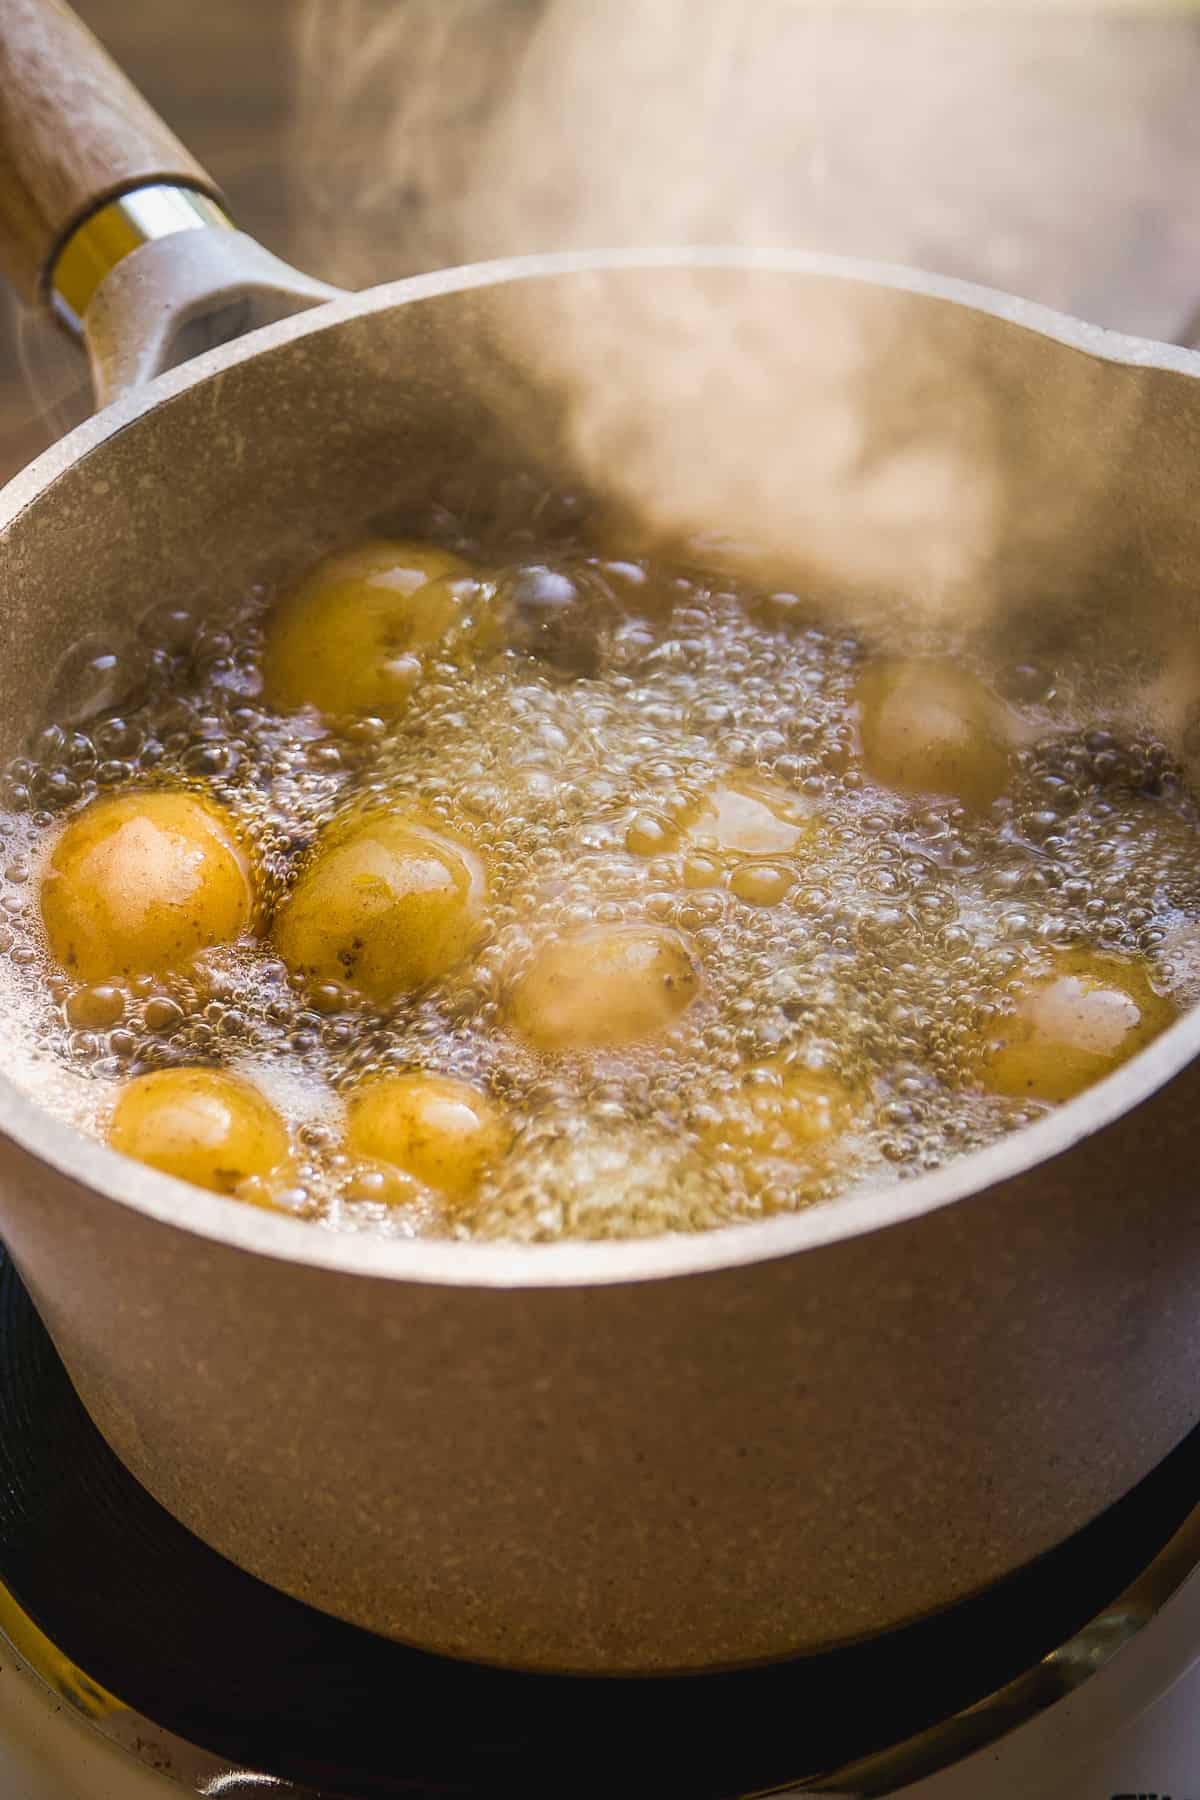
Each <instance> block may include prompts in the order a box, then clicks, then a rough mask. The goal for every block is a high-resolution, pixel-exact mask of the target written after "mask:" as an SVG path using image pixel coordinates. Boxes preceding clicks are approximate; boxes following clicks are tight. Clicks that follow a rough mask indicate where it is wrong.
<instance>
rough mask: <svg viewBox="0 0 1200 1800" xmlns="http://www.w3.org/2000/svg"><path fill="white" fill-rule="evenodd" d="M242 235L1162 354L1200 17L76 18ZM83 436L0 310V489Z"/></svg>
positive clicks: (406, 0) (600, 9) (479, 6)
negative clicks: (989, 322) (1072, 316)
mask: <svg viewBox="0 0 1200 1800" xmlns="http://www.w3.org/2000/svg"><path fill="white" fill-rule="evenodd" d="M77 8H78V11H79V12H80V13H81V14H82V15H83V17H84V18H85V19H86V20H87V22H88V23H89V24H90V25H91V26H92V27H93V29H94V30H95V31H96V32H97V33H98V34H99V36H100V37H101V38H102V39H103V41H104V42H105V43H106V44H107V45H108V47H109V48H110V49H111V50H112V51H113V53H114V54H115V55H116V56H117V58H118V59H119V60H120V61H121V62H122V63H123V64H124V65H125V67H126V68H127V69H128V70H129V72H130V74H131V75H132V76H133V78H134V79H135V81H137V82H138V83H139V84H140V85H141V86H142V88H143V89H144V90H145V92H146V93H147V95H148V96H149V97H150V99H151V100H152V101H153V102H154V104H155V105H156V106H158V107H159V108H160V110H161V111H162V112H163V114H164V115H165V116H166V118H167V119H168V120H169V121H170V123H171V124H172V125H173V126H174V127H175V129H176V130H177V131H178V133H179V134H180V136H181V137H182V138H183V139H184V140H185V142H187V143H188V144H189V145H190V146H191V148H192V149H193V150H194V151H195V152H196V154H197V155H198V156H199V157H200V159H201V161H202V162H204V163H206V164H207V166H208V168H209V169H210V171H211V172H212V173H213V175H214V176H215V177H216V178H217V180H218V181H219V182H220V183H221V184H222V186H223V187H224V189H225V191H226V193H227V195H228V198H229V202H230V205H231V209H232V211H233V213H234V215H235V217H236V218H237V220H238V222H239V223H240V224H241V225H243V226H244V227H245V228H246V229H248V230H249V231H251V232H253V233H255V234H256V235H258V236H260V237H261V238H262V239H263V240H264V241H265V242H266V243H268V244H269V245H270V246H271V247H272V248H273V249H275V250H276V251H278V252H280V253H281V254H283V255H284V256H285V257H288V258H290V259H291V260H293V261H295V262H297V263H298V264H300V265H301V266H303V267H305V268H307V269H309V270H311V271H312V272H313V273H315V274H318V275H321V276H324V277H326V278H327V279H330V280H333V281H338V282H342V283H345V284H347V285H350V286H364V285H367V284H369V283H371V282H375V281H380V280H384V279H388V278H390V277H393V276H397V275H402V274H407V273H411V272H414V271H416V270H420V269H427V268H434V267H437V266H439V265H440V264H444V263H451V262H462V261H470V260H474V259H476V258H480V257H487V256H495V255H503V254H508V253H517V252H522V251H529V250H538V249H553V248H562V247H569V246H581V245H592V246H597V245H614V244H631V243H649V242H653V241H658V242H674V243H687V242H705V241H707V242H718V241H726V242H740V243H757V244H773V245H780V244H783V245H787V244H791V245H796V246H799V247H802V248H806V249H828V250H835V251H840V252H845V253H849V254H854V255H864V256H873V257H878V258H882V259H885V260H894V261H902V262H908V263H913V264H916V265H918V266H921V267H925V268H931V269H938V270H942V271H944V272H948V273H951V274H957V275H964V276H967V277H970V278H972V279H974V280H978V281H982V282H985V283H989V284H991V285H993V286H996V287H1001V288H1005V289H1008V290H1010V291H1014V292H1019V293H1023V294H1026V295H1029V296H1031V297H1033V298H1036V299H1039V300H1042V301H1044V302H1046V303H1048V304H1050V305H1053V306H1057V307H1060V308H1062V309H1064V310H1066V311H1069V312H1075V313H1078V314H1080V315H1082V316H1084V317H1087V318H1090V319H1093V320H1095V321H1097V322H1099V323H1101V324H1105V325H1110V326H1114V327H1117V328H1119V329H1122V330H1125V331H1130V332H1134V333H1140V334H1144V335H1147V336H1157V337H1166V338H1171V337H1176V336H1179V335H1180V334H1181V333H1182V332H1183V331H1184V330H1185V329H1186V326H1187V323H1188V321H1189V320H1190V319H1191V317H1192V315H1193V313H1194V312H1195V310H1196V308H1197V305H1200V11H1198V9H1197V7H1196V6H1193V5H1175V6H1166V5H1161V4H1158V5H1152V4H1133V3H1131V0H1126V4H1124V5H1120V6H1116V5H1111V4H1110V5H1095V6H1093V5H1089V4H1085V3H1084V0H1059V3H1057V4H1053V3H1047V0H1041V3H1040V4H1034V5H1030V6H1026V7H1014V6H1011V5H1007V4H1003V3H1001V0H976V3H975V4H972V5H956V6H951V5H923V6H921V5H915V4H905V3H903V0H893V3H891V4H878V5H875V6H870V7H868V6H862V5H855V4H839V3H826V4H815V3H814V4H807V3H805V0H204V4H202V5H197V4H196V3H195V0H77ZM85 408H86V390H85V387H84V385H83V379H82V364H81V360H80V359H79V357H78V355H77V354H76V353H75V351H74V350H73V349H72V348H71V347H70V346H69V345H67V344H66V342H65V341H63V340H61V339H60V337H59V336H58V334H57V332H56V331H55V329H54V328H53V327H52V326H51V325H50V324H49V323H48V322H47V321H45V320H43V319H40V318H38V317H36V316H34V315H31V314H28V313H26V312H24V311H23V310H22V309H21V308H19V307H18V306H17V305H16V303H15V302H13V301H12V300H11V298H10V297H9V296H8V295H7V294H4V295H3V296H0V478H3V477H6V476H7V475H8V474H10V473H11V472H12V471H13V470H14V469H15V468H17V467H19V466H20V465H21V463H22V462H24V461H25V460H27V459H28V458H29V457H31V456H33V455H35V454H36V453H37V452H38V451H39V450H40V449H42V448H43V447H44V446H45V444H47V443H48V442H49V441H50V440H51V439H52V437H54V436H55V435H57V433H58V432H59V431H60V430H62V429H65V428H66V427H67V426H69V425H70V424H71V423H73V422H74V421H75V420H76V419H77V418H78V417H80V416H82V412H83V411H84V410H85Z"/></svg>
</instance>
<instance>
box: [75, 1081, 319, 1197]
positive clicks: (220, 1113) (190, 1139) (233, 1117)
mask: <svg viewBox="0 0 1200 1800" xmlns="http://www.w3.org/2000/svg"><path fill="white" fill-rule="evenodd" d="M108 1141H109V1143H110V1144H111V1145H112V1147H113V1149H114V1150H120V1151H121V1152H122V1153H123V1154H124V1155H125V1156H132V1157H135V1158H136V1159H137V1161H138V1162H144V1163H149V1165H150V1167H151V1168H153V1169H160V1170H161V1171H162V1173H163V1174H164V1175H176V1176H178V1177H179V1179H180V1180H181V1181H190V1182H193V1183H194V1184H195V1186H196V1187H202V1188H211V1189H212V1191H213V1192H214V1193H217V1194H235V1193H236V1192H237V1190H238V1188H239V1187H240V1186H241V1184H242V1183H243V1182H245V1181H249V1180H250V1179H251V1178H252V1177H254V1178H257V1180H258V1181H262V1180H264V1179H265V1178H267V1177H269V1176H272V1175H276V1174H280V1173H282V1172H283V1171H285V1170H286V1168H287V1166H288V1164H289V1162H290V1159H291V1150H290V1145H289V1142H288V1133H287V1127H286V1126H285V1124H284V1122H283V1120H282V1119H281V1118H280V1116H279V1114H278V1113H277V1112H276V1111H275V1108H274V1107H273V1106H272V1105H271V1103H270V1101H269V1100H266V1099H264V1098H263V1096H262V1094H260V1093H259V1091H258V1089H257V1088H256V1087H253V1086H252V1085H251V1083H250V1082H248V1081H244V1080H243V1079H242V1078H241V1076H239V1075H230V1074H228V1073H227V1072H226V1071H225V1070H223V1069H161V1070H157V1071H155V1072H154V1073H153V1074H150V1075H138V1076H135V1077H134V1079H133V1080H132V1081H131V1082H130V1083H129V1084H128V1086H127V1087H125V1088H124V1089H122V1092H121V1094H120V1097H119V1098H118V1100H117V1104H116V1108H115V1110H114V1112H113V1116H112V1120H111V1123H110V1124H109V1128H108Z"/></svg>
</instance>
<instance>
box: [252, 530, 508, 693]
mask: <svg viewBox="0 0 1200 1800" xmlns="http://www.w3.org/2000/svg"><path fill="white" fill-rule="evenodd" d="M471 572H472V571H471V565H470V564H469V563H467V562H465V561H464V560H463V558H462V557H461V556H455V555H454V554H453V552H452V551H449V550H441V549H438V548H437V546H436V545H433V544H420V543H411V542H407V541H404V540H400V539H387V538H376V539H372V540H370V541H369V542H367V543H364V544H357V545H355V546H354V547H353V548H352V549H349V550H340V551H337V552H336V553H335V554H334V555H332V556H326V557H323V558H322V560H321V561H320V562H319V563H317V564H316V565H315V567H314V568H312V569H310V570H309V571H308V573H307V574H306V575H305V576H304V577H303V578H302V580H300V581H299V582H298V583H297V584H296V585H295V586H294V587H293V588H292V589H291V590H290V591H289V592H288V593H286V594H285V595H284V596H283V598H282V599H281V600H280V601H279V603H278V604H277V605H276V607H275V608H274V610H273V612H272V613H271V616H270V618H269V620H268V622H267V635H266V644H265V646H264V650H263V691H264V695H265V697H266V699H267V701H268V702H269V703H270V705H272V706H273V707H275V708H276V709H277V710H278V711H279V712H296V711H298V710H299V708H300V707H302V706H315V707H316V708H317V709H318V711H320V712H322V713H328V714H332V715H337V714H343V713H372V714H376V715H378V716H380V717H382V718H393V717H395V716H396V715H397V714H399V713H402V712H403V711H404V709H405V707H406V706H407V705H408V701H409V697H410V695H411V694H412V691H413V689H414V687H415V686H416V683H417V681H418V680H419V678H420V673H421V664H420V658H421V655H422V654H423V653H424V652H425V651H428V650H430V649H432V648H434V647H435V646H436V645H437V644H438V643H440V642H441V641H442V639H443V638H444V637H445V636H446V634H447V633H448V632H449V631H450V630H451V628H452V627H453V626H454V624H455V623H456V622H457V620H458V619H459V617H460V616H461V614H462V611H463V603H462V600H461V598H460V596H459V595H458V594H457V593H456V591H455V588H454V586H453V583H454V582H455V581H456V580H458V579H460V578H462V577H464V576H469V575H470V574H471Z"/></svg>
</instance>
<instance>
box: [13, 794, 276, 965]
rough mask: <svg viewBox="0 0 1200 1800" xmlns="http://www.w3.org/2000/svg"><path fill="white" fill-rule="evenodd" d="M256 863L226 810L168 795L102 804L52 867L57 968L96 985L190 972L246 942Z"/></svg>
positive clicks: (61, 843)
mask: <svg viewBox="0 0 1200 1800" xmlns="http://www.w3.org/2000/svg"><path fill="white" fill-rule="evenodd" d="M253 906H254V891H253V887H252V885H251V878H250V865H249V861H248V859H247V857H246V855H245V852H244V851H243V849H242V847H241V845H240V844H239V842H238V839H237V835H236V833H235V831H234V827H233V825H232V823H231V821H230V820H229V818H228V817H227V816H226V814H225V813H223V812H222V811H221V810H220V808H219V807H216V806H213V805H211V804H210V803H209V802H208V801H206V800H201V799H199V798H198V797H197V796H196V795H195V794H190V793H172V792H169V791H167V790H165V789H164V790H162V791H158V792H155V791H151V792H143V793H128V794H117V795H114V796H112V797H111V798H107V799H102V800H94V801H92V803H91V805H90V806H87V807H85V808H84V810H83V811H82V812H81V813H79V814H78V815H77V816H76V817H75V818H74V819H72V820H71V822H70V824H69V825H68V826H67V828H66V830H65V831H64V832H63V834H62V836H61V837H60V838H59V840H58V842H57V844H56V845H55V846H54V850H53V852H52V854H51V856H50V860H49V862H48V864H47V865H46V870H45V873H44V875H43V877H42V885H41V908H42V923H43V924H44V926H45V928H46V937H47V940H48V942H49V945H50V950H51V953H52V955H53V956H54V957H55V959H56V960H57V961H58V962H60V963H61V964H62V965H63V967H64V968H66V969H69V970H70V971H71V973H72V974H73V975H76V976H78V977H79V978H80V979H81V980H83V981H87V982H103V981H106V980H109V979H111V978H112V977H113V976H117V975H140V974H151V973H154V974H157V973H160V972H161V971H163V970H168V969H178V968H181V967H182V966H183V965H184V964H185V963H187V962H188V961H189V959H190V958H191V957H192V956H193V955H194V954H195V952H196V951H197V950H202V949H205V948H206V947H207V946H208V945H211V944H221V943H228V942H230V941H231V940H232V939H234V938H237V937H240V936H241V934H242V932H244V931H245V930H246V928H247V926H248V925H249V923H250V918H251V914H252V911H253Z"/></svg>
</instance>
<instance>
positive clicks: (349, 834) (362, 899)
mask: <svg viewBox="0 0 1200 1800" xmlns="http://www.w3.org/2000/svg"><path fill="white" fill-rule="evenodd" d="M485 894H486V881H485V879H484V872H483V865H482V863H481V862H480V860H479V858H478V856H476V855H475V853H474V851H473V850H471V849H469V848H468V847H467V845H465V844H461V843H459V842H457V841H456V840H455V839H454V838H449V837H444V836H442V835H441V833H439V832H436V831H432V830H430V829H429V828H428V827H427V826H425V825H423V824H422V823H421V822H420V821H419V820H415V819H412V818H405V817H402V816H398V815H396V814H390V813H376V814H370V815H366V816H363V815H359V816H357V817H355V818H352V819H351V820H350V821H349V822H347V823H343V824H335V825H334V826H332V827H330V828H329V829H328V830H327V831H326V832H325V834H324V836H323V837H322V838H320V839H319V840H318V842H317V845H316V848H315V851H314V852H313V854H312V856H311V857H310V859H309V861H308V863H307V865H306V866H305V867H304V869H303V870H302V871H301V874H300V878H299V880H298V881H297V883H296V885H295V887H294V888H293V889H292V892H291V893H290V894H289V895H288V897H287V899H286V900H284V902H283V905H282V906H281V908H280V910H279V912H278V913H277V915H276V918H275V923H274V926H273V928H272V935H273V937H274V939H275V945H276V948H277V949H278V951H279V954H280V955H281V956H282V957H283V960H284V961H285V962H286V963H287V965H288V967H289V968H290V969H291V970H292V972H293V974H296V975H299V976H301V977H302V978H303V979H305V980H306V981H309V982H321V983H324V982H341V983H344V984H346V985H347V986H348V987H351V988H354V989H355V990H356V991H357V992H358V993H360V994H364V995H365V996H366V997H367V998H368V999H370V1000H374V1001H376V1002H378V1003H380V1004H387V1003H388V1002H389V1001H392V1000H395V999H397V998H398V997H399V996H400V995H401V994H405V993H410V992H411V991H412V990H413V989H414V988H419V987H422V986H424V984H425V983H426V982H427V981H433V980H434V979H435V978H436V977H437V976H439V975H442V974H445V972H446V971H447V970H448V969H450V968H453V966H454V965H455V963H458V962H461V961H462V960H463V958H464V957H466V956H467V955H469V954H470V952H471V950H473V949H474V947H475V945H476V944H477V943H478V942H479V939H480V937H481V936H482V934H483V930H484V926H485V923H486V919H485V913H484V899H485Z"/></svg>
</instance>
